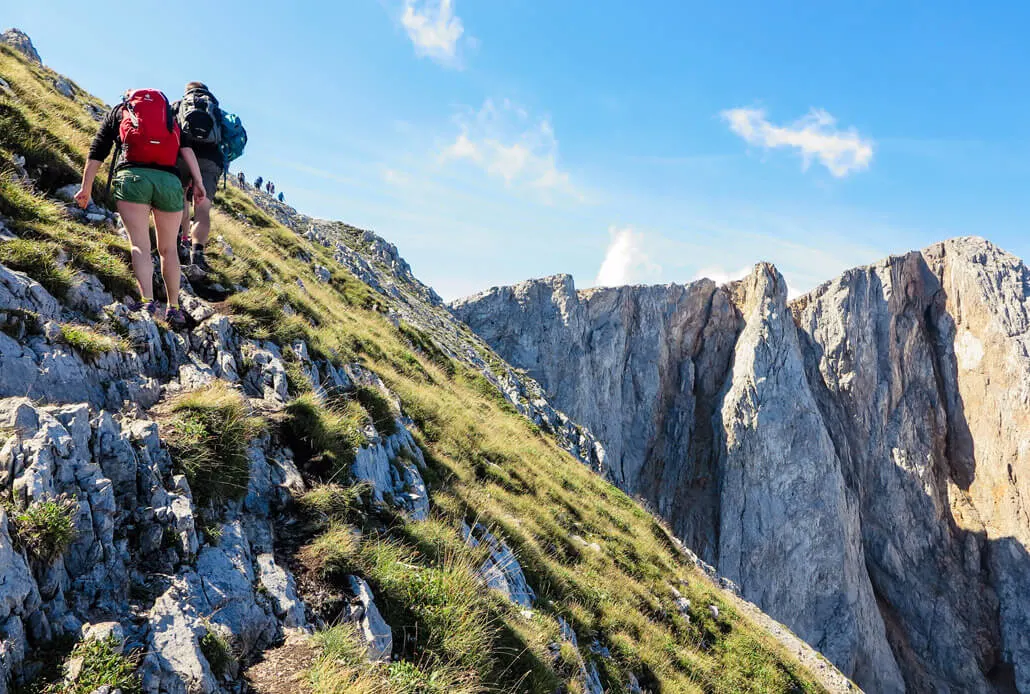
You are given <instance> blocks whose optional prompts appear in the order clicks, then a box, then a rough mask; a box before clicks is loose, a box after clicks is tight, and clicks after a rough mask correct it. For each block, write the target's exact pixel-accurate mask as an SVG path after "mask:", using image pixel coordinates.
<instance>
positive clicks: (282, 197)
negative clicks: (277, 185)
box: [279, 191, 286, 202]
mask: <svg viewBox="0 0 1030 694" xmlns="http://www.w3.org/2000/svg"><path fill="white" fill-rule="evenodd" d="M279 202H286V196H285V195H283V193H282V191H279Z"/></svg>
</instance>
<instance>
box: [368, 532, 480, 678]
mask: <svg viewBox="0 0 1030 694" xmlns="http://www.w3.org/2000/svg"><path fill="white" fill-rule="evenodd" d="M415 559H416V557H415V556H414V555H413V554H412V553H411V552H410V550H408V549H406V548H404V547H403V546H402V545H400V544H399V543H396V542H394V541H390V540H384V541H380V542H370V543H365V544H364V545H363V546H362V551H361V560H362V564H363V567H364V568H365V570H366V572H367V575H368V577H369V579H370V580H371V581H372V582H373V584H374V585H375V586H376V587H377V593H376V594H377V596H380V597H382V599H383V601H384V604H385V608H386V615H385V618H386V621H387V623H389V624H391V625H393V626H394V627H395V628H397V627H398V626H400V625H407V626H408V627H409V628H413V629H412V631H413V633H414V635H413V636H411V635H410V634H409V636H408V639H409V642H410V641H412V640H413V643H409V648H410V649H411V652H412V653H413V654H419V655H420V656H421V657H423V658H424V659H425V662H427V663H428V664H430V665H431V666H434V667H438V666H450V667H457V668H459V669H461V670H463V671H469V672H474V673H477V674H478V676H486V675H487V674H488V673H489V672H490V671H491V670H492V669H493V667H494V664H495V661H494V653H493V648H494V640H495V637H496V636H497V634H498V625H497V622H496V619H495V617H494V615H493V614H492V612H491V610H490V609H489V603H488V600H487V598H486V596H485V591H484V588H483V585H482V583H481V582H480V579H479V577H478V575H477V574H476V571H475V566H474V564H473V562H472V561H471V559H470V558H469V557H468V556H467V555H465V554H462V555H449V556H446V557H444V558H443V560H442V561H441V562H439V563H438V564H436V565H434V566H418V565H416V564H414V563H413V562H414V561H415Z"/></svg>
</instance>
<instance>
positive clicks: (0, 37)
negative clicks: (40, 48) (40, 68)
mask: <svg viewBox="0 0 1030 694" xmlns="http://www.w3.org/2000/svg"><path fill="white" fill-rule="evenodd" d="M0 43H3V44H6V45H8V46H10V47H11V48H13V49H14V50H16V51H18V52H19V53H21V54H22V55H24V56H25V57H26V58H28V59H29V60H30V61H31V62H33V63H35V64H36V65H42V64H43V60H42V59H41V58H40V57H39V53H37V52H36V47H35V46H33V45H32V39H30V38H29V37H28V35H27V34H26V33H25V32H23V31H21V30H20V29H8V30H7V31H5V32H4V33H3V34H0Z"/></svg>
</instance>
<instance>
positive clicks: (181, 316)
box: [165, 306, 186, 330]
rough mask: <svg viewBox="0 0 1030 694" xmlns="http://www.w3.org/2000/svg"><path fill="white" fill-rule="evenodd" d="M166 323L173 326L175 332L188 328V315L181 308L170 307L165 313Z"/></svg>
mask: <svg viewBox="0 0 1030 694" xmlns="http://www.w3.org/2000/svg"><path fill="white" fill-rule="evenodd" d="M165 321H166V322H167V323H168V325H170V326H172V329H173V330H182V329H183V328H185V327H186V314H185V313H183V312H182V309H180V308H172V307H171V306H169V307H168V310H167V311H165Z"/></svg>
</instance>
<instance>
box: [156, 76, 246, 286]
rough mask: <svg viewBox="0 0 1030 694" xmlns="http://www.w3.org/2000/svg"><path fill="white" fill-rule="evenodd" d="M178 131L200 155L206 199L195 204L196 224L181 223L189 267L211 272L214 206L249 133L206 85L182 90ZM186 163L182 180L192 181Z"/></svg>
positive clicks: (187, 199)
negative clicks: (206, 252)
mask: <svg viewBox="0 0 1030 694" xmlns="http://www.w3.org/2000/svg"><path fill="white" fill-rule="evenodd" d="M172 108H173V109H174V111H175V114H176V119H177V120H178V121H179V127H180V128H182V140H183V144H184V145H185V146H187V147H189V148H190V149H192V150H193V152H194V154H196V155H197V162H198V164H199V166H200V173H201V176H202V177H203V179H204V189H205V190H206V191H207V193H208V195H207V197H206V198H202V199H196V196H192V197H193V198H194V199H193V200H192V202H193V223H192V224H190V223H189V221H190V216H189V215H188V214H187V215H185V216H184V217H183V221H182V238H183V242H184V246H185V244H189V248H190V253H189V263H190V265H193V266H195V267H196V268H198V269H200V270H202V271H204V272H207V271H208V270H210V268H209V267H208V264H207V259H206V258H205V257H204V247H205V246H206V245H207V240H208V237H209V236H210V235H211V204H212V203H213V202H214V198H215V193H216V191H217V190H218V179H219V178H221V177H222V176H223V175H225V173H226V171H228V168H229V162H231V161H233V160H234V159H236V158H237V157H239V156H240V155H242V154H243V148H244V147H245V146H246V144H247V131H246V130H244V128H243V124H242V123H241V122H240V119H239V118H238V117H237V116H235V115H234V114H232V113H227V112H225V111H223V110H222V108H221V107H220V106H219V104H218V99H216V98H215V95H214V94H212V93H211V90H210V89H208V87H207V85H206V84H204V83H203V82H190V83H188V84H187V85H186V88H185V89H184V90H183V96H182V99H180V100H179V101H176V102H175V103H174V104H172ZM187 169H188V167H187V164H186V162H185V161H184V160H183V159H181V158H180V160H179V170H180V172H181V174H182V177H183V180H184V181H188V180H189V176H190V174H189V171H188V170H187ZM190 198H191V195H190V190H189V187H188V186H187V189H186V197H185V198H184V204H185V206H186V209H187V211H188V210H189V203H190Z"/></svg>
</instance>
